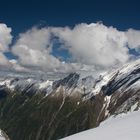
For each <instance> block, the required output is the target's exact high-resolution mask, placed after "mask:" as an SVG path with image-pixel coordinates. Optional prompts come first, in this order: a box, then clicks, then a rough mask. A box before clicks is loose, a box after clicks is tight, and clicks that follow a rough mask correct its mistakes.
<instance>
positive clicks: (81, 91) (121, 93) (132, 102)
mask: <svg viewBox="0 0 140 140" xmlns="http://www.w3.org/2000/svg"><path fill="white" fill-rule="evenodd" d="M139 107H140V62H139V61H136V62H134V63H131V64H128V65H125V66H124V67H122V68H119V69H117V70H113V71H111V72H108V73H105V74H104V75H101V76H100V77H99V79H97V80H94V78H93V77H91V76H88V77H85V78H81V77H80V75H79V74H77V73H72V74H69V75H68V76H67V77H65V78H63V79H60V80H56V81H49V80H46V81H44V80H43V81H42V80H39V81H37V80H34V79H31V78H30V79H19V78H16V79H2V80H1V82H0V126H1V128H2V129H3V130H4V131H5V132H6V133H7V134H8V135H9V136H10V138H12V140H19V139H20V140H28V139H29V140H46V139H47V140H55V139H59V138H62V137H65V136H67V135H70V134H74V133H77V132H80V131H83V130H86V129H89V128H93V127H96V126H98V125H99V124H100V122H101V121H103V120H105V119H106V118H107V117H109V116H110V115H118V114H120V113H123V112H128V111H134V110H138V109H139ZM21 125H22V127H21ZM14 132H17V133H16V134H13V133H14Z"/></svg>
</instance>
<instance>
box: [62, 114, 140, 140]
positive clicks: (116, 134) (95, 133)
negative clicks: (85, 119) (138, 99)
mask: <svg viewBox="0 0 140 140" xmlns="http://www.w3.org/2000/svg"><path fill="white" fill-rule="evenodd" d="M139 121H140V111H135V112H133V113H129V114H127V115H124V114H123V115H119V116H117V117H116V118H114V117H111V118H109V119H107V120H106V121H104V122H103V123H101V125H100V126H99V127H97V128H94V129H90V130H87V131H84V132H81V133H78V134H75V135H72V136H70V137H66V138H64V139H63V140H93V139H94V140H118V139H119V140H139V139H140V133H139V132H140V123H139Z"/></svg>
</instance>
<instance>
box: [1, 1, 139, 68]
mask: <svg viewBox="0 0 140 140" xmlns="http://www.w3.org/2000/svg"><path fill="white" fill-rule="evenodd" d="M139 5H140V1H139V0H102V1H99V0H69V1H66V0H24V1H19V0H12V1H8V0H1V2H0V13H1V14H0V22H1V23H4V24H6V25H7V27H10V28H11V29H12V32H11V34H12V37H13V39H12V43H11V44H10V45H9V46H8V47H11V49H12V48H14V47H13V46H16V47H15V48H16V49H17V50H18V48H19V47H17V46H18V45H17V44H18V43H19V44H20V45H21V42H20V39H22V37H19V34H20V33H25V32H26V31H28V30H32V28H33V27H38V31H39V29H43V30H46V29H44V28H48V27H49V28H50V27H51V28H52V27H53V28H54V27H56V28H57V31H54V30H55V29H52V30H53V31H51V32H53V34H55V35H56V34H57V35H56V37H58V40H53V43H52V44H53V47H52V50H51V51H50V50H47V51H49V53H50V54H51V55H52V56H54V57H56V58H58V59H59V60H60V61H66V62H70V63H71V62H74V63H80V64H81V63H82V64H84V65H85V64H86V65H87V64H88V65H89V64H90V65H91V64H93V65H94V66H95V67H96V65H98V64H96V62H94V63H92V62H90V61H91V60H89V61H88V59H94V57H91V56H92V55H91V54H90V53H83V52H82V51H85V50H82V49H83V48H79V50H78V49H77V48H76V47H75V45H79V44H77V40H76V39H75V40H72V39H71V38H66V37H63V34H67V35H68V34H69V31H70V32H71V35H73V36H75V32H76V33H77V30H76V28H78V29H79V30H80V32H82V31H84V30H86V32H87V34H88V33H89V32H88V31H87V27H88V25H90V24H91V23H97V22H98V23H99V22H102V24H103V25H104V27H102V25H101V26H100V29H99V31H98V29H97V30H96V29H93V28H94V27H93V28H91V29H93V31H95V32H96V31H97V33H98V32H100V31H101V34H102V33H103V32H102V28H104V29H103V30H105V31H106V29H105V28H106V27H107V30H108V31H107V33H108V32H109V34H111V33H112V32H113V33H114V34H115V33H116V31H115V29H116V30H117V31H118V33H119V35H120V34H122V33H121V31H122V32H123V34H127V35H126V36H127V37H128V36H129V37H128V38H130V36H132V34H135V39H130V41H124V40H121V41H124V42H125V43H126V42H127V43H128V42H129V43H128V44H129V45H130V46H128V47H129V49H128V50H126V51H129V54H130V55H131V54H132V55H133V56H136V57H139V54H140V53H139V50H140V49H139V42H138V41H136V42H137V43H134V40H138V35H139V30H140V16H139V13H140V8H139ZM81 23H86V25H81ZM97 25H98V24H97ZM66 26H67V27H68V28H69V30H67V29H66ZM110 26H112V27H113V29H110ZM59 27H61V28H63V29H62V30H61V29H58V28H59ZM83 28H84V29H83ZM131 28H132V29H133V31H130V32H129V33H126V32H127V30H129V29H131ZM58 30H59V31H58ZM63 30H67V31H65V32H64V31H63ZM135 30H136V31H135ZM38 31H37V32H38ZM137 31H138V32H137ZM54 32H55V33H54ZM37 34H38V33H37ZM128 34H129V35H128ZM130 34H131V35H130ZM26 35H27V34H26ZM30 35H31V34H30ZM78 35H79V36H80V34H78ZM73 36H72V38H73ZM93 36H94V34H93ZM121 36H122V35H120V37H121ZM24 37H25V36H24ZM24 37H23V38H24ZM95 37H96V36H95ZM81 38H83V37H81ZM81 38H77V39H81ZM85 38H86V35H85ZM91 39H92V38H91ZM112 39H114V38H112ZM69 40H71V42H69ZM132 40H133V41H132ZM90 41H91V40H88V41H87V42H90ZM16 42H18V43H17V44H16ZM24 43H25V42H24ZM26 43H27V42H26ZM26 43H25V44H26ZM28 43H29V41H28ZM28 43H27V44H28ZM30 43H31V42H30ZM30 43H29V44H30ZM46 43H47V45H51V44H49V43H48V42H46ZM84 43H85V42H83V44H84ZM109 43H110V42H109ZM117 43H118V44H119V43H120V42H117ZM25 44H22V45H25ZM27 44H26V45H27ZM31 44H32V43H31ZM96 44H98V42H97V43H96ZM41 45H42V44H41ZM81 45H82V44H81ZM87 45H88V44H87ZM94 45H95V44H94V43H93V44H92V45H90V44H89V46H91V47H92V46H93V48H94ZM64 46H67V47H66V48H65V49H64ZM70 46H72V47H70ZM31 48H32V47H30V49H31ZM89 48H90V47H89ZM17 50H14V51H8V52H4V53H3V54H4V55H5V56H6V57H7V58H8V59H9V60H10V59H18V58H20V61H19V62H18V63H19V64H20V63H22V64H20V65H22V66H26V65H27V67H28V65H29V64H27V63H25V61H24V60H23V56H21V55H22V54H21V55H20V53H21V51H19V50H18V51H17ZM81 50H82V51H81ZM87 50H88V49H87ZM94 50H96V47H95V48H94V49H93V50H92V51H93V54H94ZM30 51H31V50H30ZM74 51H75V52H76V51H77V52H76V53H75V52H74ZM89 51H90V50H89ZM123 51H124V48H123V50H120V52H121V53H122V52H123ZM126 51H124V52H125V53H126ZM13 52H14V53H13ZM120 52H119V54H118V55H120ZM26 53H27V52H26ZM79 54H80V55H79ZM30 55H31V54H30ZM77 55H78V57H77ZM88 55H89V56H88ZM94 55H96V53H95V54H94ZM52 56H51V58H48V56H47V60H48V59H53V60H54V59H55V58H52ZM85 56H88V58H86V59H85V58H84V57H85ZM34 57H35V56H34ZM97 57H98V56H97ZM117 57H118V56H117V55H116V57H114V56H113V58H114V59H115V61H112V62H105V63H113V62H115V63H117V61H119V62H120V61H121V60H120V59H119V58H117ZM120 57H123V56H120ZM32 59H33V58H32ZM38 59H40V58H38ZM96 59H97V58H96ZM117 59H119V60H117ZM125 59H127V58H124V59H123V60H124V61H125ZM56 61H57V60H56ZM56 61H55V62H56ZM56 63H57V62H56ZM56 63H55V64H56ZM99 63H100V66H101V67H102V66H103V67H104V64H103V62H102V61H99ZM29 67H30V66H29ZM51 67H52V66H51ZM72 67H73V66H72ZM80 68H81V67H80Z"/></svg>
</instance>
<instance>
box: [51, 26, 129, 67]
mask: <svg viewBox="0 0 140 140" xmlns="http://www.w3.org/2000/svg"><path fill="white" fill-rule="evenodd" d="M52 32H53V33H54V34H55V35H56V36H57V37H59V39H60V41H61V42H62V43H63V44H64V46H65V47H66V48H67V49H68V50H69V52H70V53H71V54H72V57H73V59H74V60H75V61H76V62H78V63H83V64H87V65H95V66H97V67H102V68H106V67H107V68H108V67H110V66H113V65H115V64H123V63H125V62H126V61H128V59H129V54H128V49H127V48H126V47H125V46H126V43H127V37H126V35H125V33H124V32H121V31H118V30H117V29H116V28H113V27H107V26H105V25H103V24H101V23H92V24H78V25H76V26H75V27H74V28H72V29H71V28H69V27H65V28H52Z"/></svg>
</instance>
